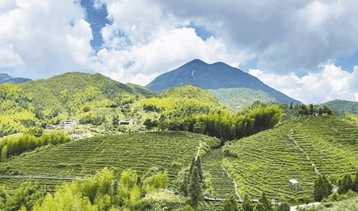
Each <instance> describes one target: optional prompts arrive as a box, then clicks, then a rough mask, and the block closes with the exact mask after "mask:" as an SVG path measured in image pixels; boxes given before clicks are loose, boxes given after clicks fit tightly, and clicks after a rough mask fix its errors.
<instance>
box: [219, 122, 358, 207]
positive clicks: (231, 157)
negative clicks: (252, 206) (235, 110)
mask: <svg viewBox="0 0 358 211" xmlns="http://www.w3.org/2000/svg"><path fill="white" fill-rule="evenodd" d="M357 137H358V127H357V126H354V125H352V124H350V123H348V122H346V121H344V119H343V118H339V117H319V118H312V117H310V118H307V119H301V120H296V121H291V122H287V123H284V124H282V125H280V126H278V127H276V128H274V129H271V130H267V131H264V132H261V133H258V134H256V135H253V136H250V137H247V138H243V139H240V141H236V142H235V143H231V144H227V145H226V146H225V147H224V154H225V155H226V156H225V159H224V165H225V167H226V168H227V169H228V171H229V172H230V173H231V174H232V176H233V177H234V178H235V180H236V182H237V183H238V186H239V191H240V193H241V194H243V193H248V194H250V195H251V196H252V197H259V196H260V195H261V194H262V191H265V192H266V194H267V195H268V197H269V198H276V199H281V200H285V201H289V202H290V203H293V204H294V203H304V201H302V200H306V199H310V198H311V199H312V191H313V183H314V181H315V179H316V178H317V177H318V174H321V173H323V174H325V175H326V176H327V177H328V179H330V180H331V182H332V183H333V184H335V185H337V184H336V183H337V180H338V179H339V178H341V177H342V176H343V175H344V174H351V175H352V176H353V175H355V174H356V172H357V170H358V145H357V144H356V143H357V142H358V140H357ZM290 179H296V180H298V181H299V182H300V191H293V190H291V188H290V184H289V180H290Z"/></svg>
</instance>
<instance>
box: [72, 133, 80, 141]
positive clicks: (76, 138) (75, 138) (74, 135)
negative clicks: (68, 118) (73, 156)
mask: <svg viewBox="0 0 358 211" xmlns="http://www.w3.org/2000/svg"><path fill="white" fill-rule="evenodd" d="M70 138H71V139H74V140H75V141H80V140H82V139H83V137H82V136H81V135H79V134H71V135H70Z"/></svg>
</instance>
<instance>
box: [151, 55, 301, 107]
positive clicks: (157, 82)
mask: <svg viewBox="0 0 358 211" xmlns="http://www.w3.org/2000/svg"><path fill="white" fill-rule="evenodd" d="M187 84H190V85H193V86H196V87H199V88H202V89H214V90H215V89H220V88H248V89H253V90H262V91H264V92H266V93H268V94H270V95H271V96H273V97H275V98H276V99H277V100H278V101H279V102H295V103H299V102H298V101H296V100H294V99H292V98H290V97H288V96H286V95H284V94H282V93H281V92H279V91H277V90H275V89H273V88H271V87H269V86H267V85H266V84H264V83H263V82H262V81H260V80H259V79H258V78H256V77H254V76H252V75H250V74H248V73H245V72H243V71H241V70H240V69H238V68H235V67H231V66H230V65H228V64H225V63H223V62H216V63H213V64H207V63H205V62H203V61H201V60H199V59H194V60H192V61H190V62H188V63H186V64H184V65H183V66H181V67H179V68H177V69H175V70H172V71H170V72H167V73H164V74H162V75H160V76H158V77H157V78H155V79H154V80H153V81H152V82H150V83H149V84H148V85H147V86H146V87H147V88H148V89H150V90H152V91H153V92H157V93H159V92H162V91H163V90H166V89H170V88H173V87H178V86H184V85H187Z"/></svg>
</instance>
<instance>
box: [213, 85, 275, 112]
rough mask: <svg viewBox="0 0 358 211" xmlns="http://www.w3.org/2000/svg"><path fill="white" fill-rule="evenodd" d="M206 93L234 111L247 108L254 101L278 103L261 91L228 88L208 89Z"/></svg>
mask: <svg viewBox="0 0 358 211" xmlns="http://www.w3.org/2000/svg"><path fill="white" fill-rule="evenodd" d="M208 91H209V92H210V93H211V94H212V95H213V96H215V97H216V98H218V99H219V101H220V102H221V103H223V104H224V105H226V106H227V107H229V108H231V109H232V110H234V111H238V110H240V109H242V108H244V107H247V106H249V105H251V104H252V103H254V102H255V101H260V102H262V103H280V102H279V101H278V100H276V99H275V98H274V97H272V96H271V95H269V94H267V93H266V92H263V91H261V90H253V89H246V88H228V89H215V90H214V89H209V90H208Z"/></svg>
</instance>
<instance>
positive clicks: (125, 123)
mask: <svg viewBox="0 0 358 211" xmlns="http://www.w3.org/2000/svg"><path fill="white" fill-rule="evenodd" d="M134 124H135V121H134V120H129V121H123V120H119V121H118V125H122V126H126V125H134Z"/></svg>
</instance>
